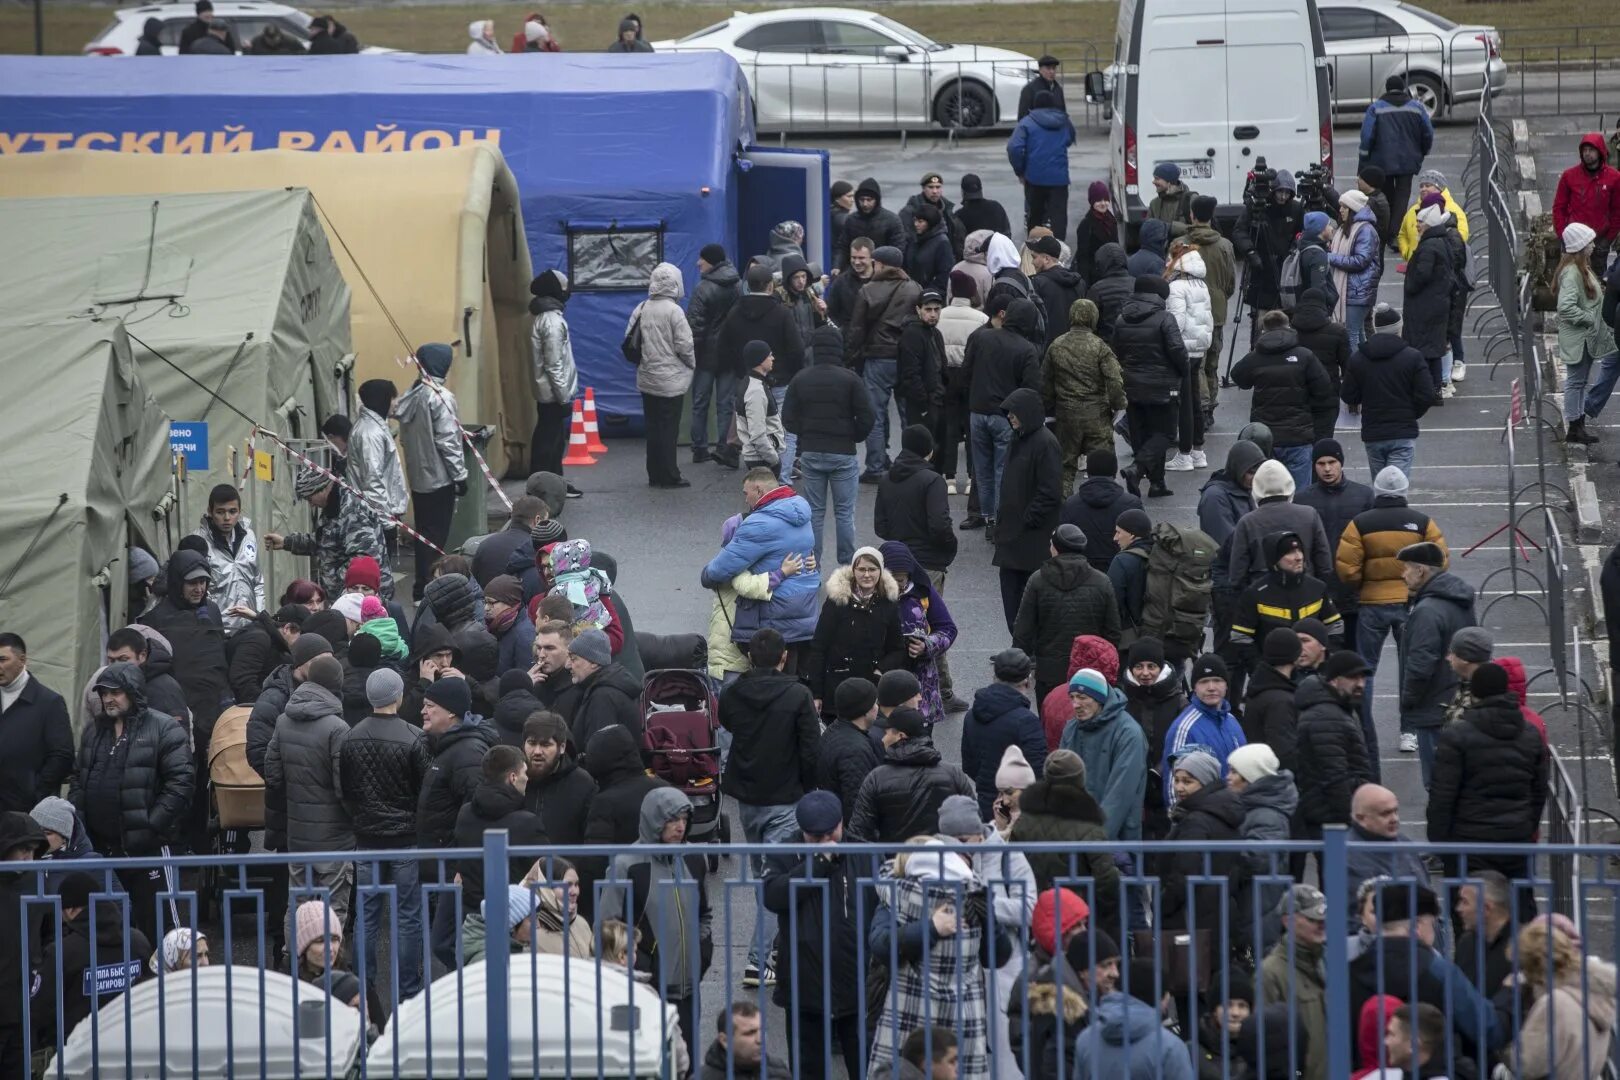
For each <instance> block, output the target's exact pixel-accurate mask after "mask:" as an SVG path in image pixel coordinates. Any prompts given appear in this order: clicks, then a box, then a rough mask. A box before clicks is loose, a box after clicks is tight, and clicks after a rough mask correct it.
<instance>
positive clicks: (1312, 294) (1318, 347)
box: [1289, 289, 1350, 439]
mask: <svg viewBox="0 0 1620 1080" xmlns="http://www.w3.org/2000/svg"><path fill="white" fill-rule="evenodd" d="M1289 325H1290V326H1292V327H1293V328H1294V331H1295V333H1297V334H1298V335H1299V346H1300V348H1302V349H1309V350H1310V351H1311V354H1312V355H1313V356H1315V357H1316V358H1317V359H1318V360H1320V361H1322V368H1323V370H1325V371H1326V372H1327V376H1328V381H1329V382H1331V383H1332V384H1333V402H1332V406H1333V407H1332V409H1329V410H1327V411H1326V412H1323V413H1318V414H1316V437H1317V438H1318V439H1326V438H1331V437H1332V435H1333V430H1334V428H1335V426H1336V425H1337V424H1338V420H1339V416H1338V408H1339V384H1340V382H1341V381H1342V380H1343V378H1344V369H1345V368H1346V367H1347V366H1348V365H1349V363H1350V331H1348V330H1346V329H1345V326H1344V324H1343V323H1339V322H1334V321H1333V310H1332V308H1330V307H1329V306H1328V302H1327V297H1326V296H1324V295H1322V291H1321V290H1320V289H1306V290H1305V291H1304V292H1302V293H1300V294H1299V303H1298V304H1297V305H1296V306H1295V307H1294V313H1293V315H1291V316H1290V317H1289Z"/></svg>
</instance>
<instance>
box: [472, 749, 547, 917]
mask: <svg viewBox="0 0 1620 1080" xmlns="http://www.w3.org/2000/svg"><path fill="white" fill-rule="evenodd" d="M528 783H529V763H528V761H527V760H526V759H525V758H524V756H523V751H521V750H519V749H518V748H517V747H515V746H504V745H499V744H497V745H495V746H492V747H490V748H489V749H488V750H486V751H484V760H483V761H482V762H481V763H480V765H479V778H478V785H477V786H476V787H474V788H473V790H472V796H471V797H470V798H469V799H468V800H467V802H466V804H465V805H463V806H462V808H461V813H460V814H458V815H457V816H456V834H455V835H456V845H455V846H456V847H458V848H478V847H483V846H484V831H485V830H486V829H505V830H506V832H507V843H508V844H509V845H511V846H512V847H538V846H541V845H544V844H546V843H547V842H548V841H547V838H546V828H545V825H544V824H543V823H542V822H541V821H540V818H539V816H538V815H537V814H535V813H534V812H533V811H532V810H529V809H528V808H527V807H526V806H525V805H524V789H525V788H527V787H528ZM509 861H510V863H511V869H510V870H509V871H508V874H507V880H506V881H504V882H494V881H491V882H487V883H486V882H485V881H484V860H483V859H481V858H479V859H463V860H461V861H460V862H458V863H457V864H456V873H458V874H460V875H461V907H462V910H463V911H469V912H471V911H477V910H478V909H479V905H480V904H482V903H483V902H484V896H485V894H486V893H490V894H493V895H494V896H496V897H497V898H498V897H501V896H503V895H504V894H505V892H506V890H505V889H504V888H503V887H502V886H504V885H512V884H516V883H517V882H518V880H519V879H521V878H522V877H523V875H524V874H526V873H527V872H528V870H529V867H530V866H532V865H534V860H533V859H532V858H530V857H529V856H527V855H521V856H514V857H513V858H512V859H511V860H509Z"/></svg>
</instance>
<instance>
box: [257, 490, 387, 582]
mask: <svg viewBox="0 0 1620 1080" xmlns="http://www.w3.org/2000/svg"><path fill="white" fill-rule="evenodd" d="M294 490H295V491H296V492H297V494H298V497H299V498H300V499H308V500H309V504H310V506H312V507H314V508H315V509H316V510H318V511H320V519H319V520H318V521H317V522H316V524H315V529H314V531H312V532H300V533H288V534H287V535H285V536H281V535H278V534H276V533H266V534H265V537H264V541H265V543H266V544H267V545H268V546H270V547H271V548H280V549H283V550H286V551H290V552H292V553H293V554H294V555H313V556H315V575H316V581H318V582H319V583H320V586H321V588H322V589H324V590H326V595H327V598H328V600H331V599H335V598H337V597H338V596H341V595H342V593H343V577H344V574H345V573H346V572H347V571H348V568H349V563H350V562H352V561H353V560H354V559H356V558H358V557H360V556H361V555H370V556H371V557H372V558H374V559H376V560H377V565H378V566H379V567H381V568H382V578H381V583H380V588H379V589H378V590H377V591H378V592H379V593H380V594H382V595H383V596H392V595H393V591H394V571H393V568H392V566H391V565H390V564H389V559H388V555H387V552H386V551H385V550H384V547H383V535H382V521H381V520H380V519H379V518H378V517H377V515H376V514H375V513H373V512H372V511H371V510H370V509H369V508H368V507H367V506H366V505H365V504H364V503H363V502H361V501H360V500H359V499H358V498H356V497H355V496H354V494H353V493H351V492H349V491H345V490H344V489H343V488H342V487H341V486H340V485H339V484H337V483H335V482H334V481H331V480H328V479H327V478H326V476H325V475H323V474H322V473H318V472H316V471H315V470H314V469H310V468H305V469H303V470H301V471H300V472H299V474H298V479H297V481H296V482H295V484H294Z"/></svg>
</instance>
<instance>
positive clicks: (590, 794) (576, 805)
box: [523, 711, 596, 844]
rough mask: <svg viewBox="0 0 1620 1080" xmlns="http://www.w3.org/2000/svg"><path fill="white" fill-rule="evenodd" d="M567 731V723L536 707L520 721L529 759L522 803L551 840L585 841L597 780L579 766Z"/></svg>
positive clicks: (525, 750)
mask: <svg viewBox="0 0 1620 1080" xmlns="http://www.w3.org/2000/svg"><path fill="white" fill-rule="evenodd" d="M568 734H569V733H568V724H567V723H566V722H564V720H563V718H562V717H560V716H558V715H557V714H556V713H553V712H544V711H537V712H535V713H533V714H531V715H530V716H529V719H528V720H527V721H526V722H525V723H524V725H523V753H524V754H525V755H526V756H527V757H528V759H529V786H528V788H527V789H526V790H525V791H524V793H523V805H524V806H527V807H528V808H529V809H530V810H533V811H534V812H535V813H536V814H539V815H540V821H541V822H542V823H543V824H544V825H545V827H546V836H547V837H548V838H550V840H551V842H552V843H553V844H583V843H584V842H585V820H586V818H588V817H589V816H590V812H591V800H592V799H594V798H595V797H596V781H595V780H593V779H592V778H591V774H590V773H588V772H586V771H585V770H584V769H583V768H581V767H580V764H579V760H578V759H577V758H576V757H575V756H574V750H573V745H572V744H571V743H570V742H569V741H568Z"/></svg>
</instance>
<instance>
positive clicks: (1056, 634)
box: [1012, 525, 1120, 701]
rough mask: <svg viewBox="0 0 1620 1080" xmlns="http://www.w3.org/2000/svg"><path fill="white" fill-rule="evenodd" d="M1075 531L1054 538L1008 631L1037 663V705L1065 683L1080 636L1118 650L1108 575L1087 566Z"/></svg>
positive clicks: (1063, 528) (1060, 531) (1062, 530)
mask: <svg viewBox="0 0 1620 1080" xmlns="http://www.w3.org/2000/svg"><path fill="white" fill-rule="evenodd" d="M1085 546H1086V537H1085V534H1084V533H1082V532H1081V531H1080V529H1079V528H1078V527H1077V526H1074V525H1059V526H1058V527H1057V529H1056V530H1055V531H1054V532H1053V533H1052V540H1051V548H1050V551H1051V553H1052V555H1051V558H1049V559H1048V560H1047V561H1046V563H1045V564H1044V565H1043V566H1042V567H1041V568H1040V569H1039V570H1037V571H1036V572H1035V575H1034V576H1033V577H1031V578H1030V579H1029V585H1028V587H1026V588H1025V589H1024V598H1023V601H1022V602H1021V603H1020V604H1019V606H1018V613H1017V618H1016V620H1015V621H1014V624H1013V628H1012V636H1013V644H1014V645H1015V646H1017V647H1018V648H1020V649H1023V650H1024V651H1025V652H1026V653H1028V654H1029V655H1030V656H1033V657H1034V658H1035V700H1036V701H1045V700H1046V695H1047V694H1048V693H1050V692H1051V691H1052V689H1053V688H1054V687H1056V686H1058V685H1059V684H1060V683H1067V682H1068V681H1069V650H1070V648H1071V646H1073V644H1074V639H1075V638H1077V637H1079V636H1080V635H1081V634H1094V635H1096V636H1097V637H1100V638H1104V639H1106V640H1107V641H1108V643H1109V644H1110V645H1113V646H1115V647H1118V645H1119V632H1120V622H1119V602H1118V601H1117V600H1116V599H1115V597H1114V586H1113V583H1112V582H1110V581H1109V580H1108V575H1107V574H1105V573H1103V572H1102V571H1101V570H1098V569H1097V568H1096V567H1095V566H1092V565H1091V562H1090V560H1088V559H1087V558H1086V554H1085Z"/></svg>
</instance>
